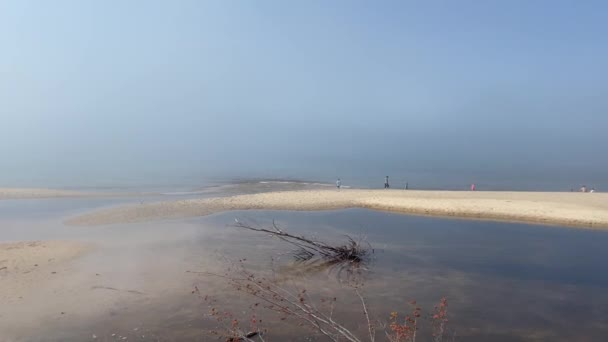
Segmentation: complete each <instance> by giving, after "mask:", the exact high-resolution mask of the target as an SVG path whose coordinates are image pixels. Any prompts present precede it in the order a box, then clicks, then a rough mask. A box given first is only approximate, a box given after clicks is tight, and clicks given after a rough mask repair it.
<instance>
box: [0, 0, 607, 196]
mask: <svg viewBox="0 0 608 342" xmlns="http://www.w3.org/2000/svg"><path fill="white" fill-rule="evenodd" d="M607 14H608V4H606V3H605V2H601V1H587V2H585V3H574V2H566V1H557V2H556V1H535V2H526V1H505V2H502V3H497V2H490V3H485V2H480V1H477V2H475V1H465V2H458V3H456V2H454V3H450V2H436V1H431V2H428V1H424V2H423V1H419V2H416V1H413V2H407V3H403V2H400V1H394V2H393V1H386V2H382V3H373V4H372V3H368V2H362V1H336V2H332V3H327V2H324V1H307V2H302V3H299V4H295V3H292V2H290V3H286V2H281V1H256V2H250V3H246V2H230V1H205V2H200V1H176V2H149V1H129V2H123V1H104V2H98V3H92V2H81V1H56V2H52V3H51V2H29V1H3V2H1V3H0V47H1V51H2V53H0V121H1V126H0V127H1V132H0V155H1V156H2V158H0V169H2V172H1V173H0V186H61V187H65V186H71V187H78V186H151V187H152V186H173V185H179V186H190V187H197V186H202V185H206V184H210V183H213V182H217V181H226V180H233V179H243V178H291V179H311V180H320V181H328V182H332V181H334V180H335V178H336V177H341V178H342V179H343V183H344V184H353V185H359V186H381V185H382V182H383V178H384V176H385V175H387V174H388V175H390V176H391V177H392V178H391V179H393V181H394V184H395V186H402V185H403V184H404V183H405V181H408V182H409V183H410V186H411V187H414V188H416V187H417V188H447V189H465V188H466V187H467V185H468V184H470V183H472V182H475V183H477V184H478V185H479V188H480V189H484V188H485V189H517V190H521V189H533V190H566V191H567V190H569V189H570V188H578V187H579V186H581V185H583V184H585V185H588V186H589V187H595V188H597V189H598V190H602V189H608V176H606V174H607V173H606V172H605V170H606V168H607V167H608V160H607V159H606V158H605V157H604V155H605V149H606V146H608V135H607V134H605V133H606V127H608V115H607V114H608V96H606V95H608V94H607V90H608V84H607V83H606V82H607V81H606V80H608V45H606V44H605V43H604V40H605V37H606V35H607V34H608V24H607V23H606V21H605V18H606V15H607Z"/></svg>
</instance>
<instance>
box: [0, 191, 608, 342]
mask: <svg viewBox="0 0 608 342" xmlns="http://www.w3.org/2000/svg"><path fill="white" fill-rule="evenodd" d="M254 190H255V189H254ZM254 190H251V189H249V190H248V191H254ZM140 200H146V201H147V200H154V199H139V198H137V199H134V198H131V199H124V198H123V199H94V200H86V199H54V200H53V199H45V200H19V201H0V224H1V226H0V227H1V228H0V241H6V240H33V239H76V240H82V241H86V242H89V243H93V244H94V245H95V246H96V248H95V249H94V250H93V251H92V252H91V253H89V254H87V255H85V256H84V257H82V258H79V259H77V260H75V261H74V262H73V263H72V264H71V266H70V270H71V271H70V272H67V271H66V273H65V274H62V275H61V277H58V278H57V279H56V280H54V281H53V282H51V283H48V284H41V285H40V288H39V290H38V291H37V292H36V293H33V294H32V295H31V296H29V297H27V298H23V300H22V302H20V303H21V304H18V305H17V304H14V306H13V307H4V308H0V341H3V340H10V341H12V340H20V341H82V340H92V339H93V335H95V336H96V340H98V341H99V340H102V341H105V340H107V341H113V340H117V338H118V336H120V337H121V338H122V337H127V338H128V340H134V339H136V338H137V339H138V340H163V341H164V340H217V338H216V337H214V336H212V335H210V334H209V330H211V329H214V328H217V326H218V324H217V322H215V321H213V320H212V319H209V318H208V317H206V314H207V313H208V310H209V307H208V306H209V303H208V302H205V301H203V300H202V299H201V298H199V297H197V296H195V295H193V294H192V290H193V288H194V286H197V287H198V288H199V289H200V292H201V294H202V295H209V296H210V297H211V298H214V299H216V300H218V302H217V303H215V304H214V305H217V306H220V307H222V308H224V309H225V310H228V311H231V312H234V313H235V314H236V315H240V316H242V317H243V318H246V317H247V316H248V315H250V314H251V312H250V310H249V309H248V304H249V303H252V302H253V299H252V298H248V297H247V296H245V295H244V294H242V293H240V292H236V291H234V290H233V289H231V288H230V287H229V286H227V285H226V283H225V281H222V280H221V279H217V278H213V277H209V276H206V275H201V274H198V273H194V272H216V273H221V272H222V271H223V270H224V269H225V268H226V265H227V262H228V261H226V259H229V260H238V259H240V258H247V262H246V264H247V265H248V267H249V268H250V269H252V270H255V271H256V272H259V273H260V274H265V273H268V272H269V270H270V269H271V268H273V267H274V269H275V270H276V273H275V274H274V275H275V276H277V277H279V278H280V279H282V281H283V282H284V283H285V286H288V287H289V288H292V287H293V288H306V289H307V290H308V291H309V292H311V296H325V297H333V296H336V297H337V299H338V302H339V303H340V304H339V307H338V308H337V309H336V313H335V315H336V316H335V317H336V318H337V319H340V320H342V321H343V322H345V324H347V325H348V326H349V327H351V328H352V329H353V330H355V331H357V332H359V333H360V334H361V335H362V336H364V335H363V333H364V331H363V330H362V328H361V326H362V325H360V324H359V323H362V322H363V317H362V315H361V314H360V312H361V309H360V305H359V303H358V299H357V298H355V297H354V296H353V295H352V293H351V292H349V291H350V290H349V288H348V287H347V286H345V285H344V284H341V283H340V279H342V278H340V277H339V275H338V274H337V273H336V272H335V271H333V272H332V271H331V270H328V269H325V268H314V267H308V268H306V269H302V268H301V265H300V266H298V265H294V263H293V262H292V261H291V257H290V254H289V253H288V252H289V250H290V248H289V246H285V245H284V244H283V243H281V242H280V241H275V240H273V239H269V238H267V237H266V236H260V235H259V234H257V233H253V232H248V231H242V230H239V229H237V228H233V227H230V226H227V225H230V224H232V223H233V222H234V218H239V219H240V220H241V221H246V222H250V223H252V224H258V225H261V226H267V225H270V224H271V223H272V220H276V222H277V223H278V224H279V225H280V226H281V227H283V228H284V229H286V230H288V231H290V232H295V233H301V234H306V235H308V236H316V237H319V238H323V239H327V240H329V241H341V240H342V239H344V234H349V235H351V236H355V237H364V238H365V239H366V241H368V242H369V243H370V245H371V246H372V247H373V249H374V253H373V260H372V261H371V263H370V264H369V265H368V268H369V271H368V272H366V273H365V274H364V275H363V278H361V279H360V280H362V281H363V282H364V286H363V291H364V294H365V297H366V298H367V301H368V304H369V307H370V311H371V312H372V316H373V317H375V318H377V319H378V320H380V321H386V319H387V318H388V315H389V313H390V312H391V311H399V312H401V313H405V312H406V311H408V310H409V307H408V305H407V303H408V302H409V301H410V300H413V299H416V300H417V301H418V303H419V305H420V306H422V307H423V309H424V310H426V312H427V313H428V310H430V309H431V308H432V306H433V305H434V304H435V303H436V302H437V301H438V300H439V299H440V298H441V297H442V296H447V297H448V300H449V303H450V322H449V326H450V328H451V329H453V331H454V332H455V335H456V340H457V341H488V340H492V341H566V340H567V341H572V340H576V341H603V340H604V337H605V336H608V291H607V290H608V274H606V272H604V271H603V270H604V269H605V266H604V262H605V260H608V250H606V249H605V248H604V246H606V245H608V234H607V233H603V232H597V231H588V230H580V229H568V228H558V227H543V226H533V225H525V224H509V223H498V222H485V221H467V220H451V219H438V218H431V217H417V216H406V215H398V214H389V213H382V212H373V211H368V210H362V209H349V210H339V211H328V212H278V211H239V212H228V213H221V214H216V215H212V216H208V217H201V218H194V219H188V220H171V221H163V222H156V223H143V224H131V225H112V226H101V227H67V226H64V225H63V224H62V221H63V219H64V218H66V217H69V216H71V215H76V214H78V213H81V212H84V211H87V210H91V209H93V208H99V207H105V206H110V205H115V204H118V203H124V202H136V201H140ZM61 312H64V314H61ZM257 314H258V315H259V317H268V318H267V319H266V322H267V323H266V326H265V327H266V328H268V329H269V333H268V334H267V337H266V340H267V341H284V340H302V341H305V340H323V339H322V338H321V337H319V336H317V335H316V334H314V333H313V332H311V331H310V330H308V329H305V328H302V327H298V326H297V324H296V323H295V322H280V321H279V322H272V323H271V324H269V323H268V322H271V319H272V318H273V315H272V314H271V313H268V312H264V311H259V312H257ZM11 317H12V318H11ZM20 318H23V319H20ZM26 318H29V319H26ZM423 325H424V324H423ZM112 334H115V336H112ZM142 336H143V337H142ZM310 336H312V337H310ZM418 340H419V341H425V340H430V336H428V335H420V337H419V338H418Z"/></svg>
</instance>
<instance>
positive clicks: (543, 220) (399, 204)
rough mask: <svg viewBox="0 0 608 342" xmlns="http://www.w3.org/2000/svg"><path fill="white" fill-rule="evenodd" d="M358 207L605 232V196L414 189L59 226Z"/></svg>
mask: <svg viewBox="0 0 608 342" xmlns="http://www.w3.org/2000/svg"><path fill="white" fill-rule="evenodd" d="M349 208H363V209H371V210H379V211H387V212H396V213H403V214H414V215H428V216H439V217H456V218H465V219H482V220H483V219H485V220H495V221H504V222H521V223H533V224H546V225H547V224H548V225H559V226H567V227H574V228H592V229H606V230H608V194H604V193H593V194H589V193H570V192H490V191H479V192H471V191H418V190H362V189H342V190H340V191H338V190H335V189H332V190H329V189H328V190H301V191H275V192H265V193H258V194H250V195H237V196H230V197H217V198H205V199H188V200H175V201H165V202H155V203H147V204H140V205H127V206H119V207H113V208H109V209H104V210H99V211H94V212H91V213H87V214H84V215H80V216H76V217H73V218H70V219H68V220H66V221H65V223H66V224H68V225H78V226H95V225H106V224H118V223H135V222H145V221H153V220H164V219H178V218H188V217H197V216H206V215H210V214H215V213H219V212H225V211H234V210H293V211H323V210H339V209H349Z"/></svg>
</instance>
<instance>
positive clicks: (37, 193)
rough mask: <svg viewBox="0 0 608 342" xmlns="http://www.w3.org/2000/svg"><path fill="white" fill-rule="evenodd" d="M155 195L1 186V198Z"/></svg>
mask: <svg viewBox="0 0 608 342" xmlns="http://www.w3.org/2000/svg"><path fill="white" fill-rule="evenodd" d="M141 195H153V194H152V193H129V192H102V191H97V192H87V191H75V190H62V189H47V188H0V200H13V199H37V198H40V199H42V198H78V197H129V196H141Z"/></svg>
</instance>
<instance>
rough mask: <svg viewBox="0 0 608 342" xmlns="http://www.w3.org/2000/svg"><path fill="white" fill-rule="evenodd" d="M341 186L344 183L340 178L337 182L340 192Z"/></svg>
mask: <svg viewBox="0 0 608 342" xmlns="http://www.w3.org/2000/svg"><path fill="white" fill-rule="evenodd" d="M341 186H342V182H341V181H340V178H338V180H337V181H336V188H338V190H340V187H341Z"/></svg>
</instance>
